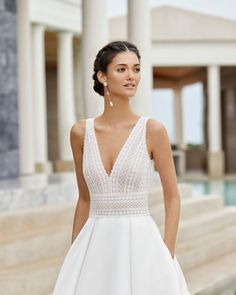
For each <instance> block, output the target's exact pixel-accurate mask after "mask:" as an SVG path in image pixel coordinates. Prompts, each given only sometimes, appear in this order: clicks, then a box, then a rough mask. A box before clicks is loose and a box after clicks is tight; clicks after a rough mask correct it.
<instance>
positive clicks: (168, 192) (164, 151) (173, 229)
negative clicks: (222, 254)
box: [149, 119, 180, 258]
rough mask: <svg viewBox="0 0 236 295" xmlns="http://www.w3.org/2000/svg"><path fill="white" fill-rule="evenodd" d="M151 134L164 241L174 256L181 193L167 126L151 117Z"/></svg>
mask: <svg viewBox="0 0 236 295" xmlns="http://www.w3.org/2000/svg"><path fill="white" fill-rule="evenodd" d="M150 121H151V122H150V123H149V134H150V138H151V149H152V155H153V160H154V163H155V167H156V169H157V171H158V173H159V175H160V179H161V184H162V189H163V194H164V205H165V226H164V242H165V244H166V246H167V247H168V249H169V251H170V254H171V256H172V258H174V255H175V243H176V237H177V231H178V225H179V216H180V194H179V190H178V184H177V177H176V171H175V166H174V160H173V156H172V150H171V145H170V142H169V138H168V134H167V131H166V128H165V126H164V125H163V124H162V123H161V122H159V121H156V120H153V119H151V120H150Z"/></svg>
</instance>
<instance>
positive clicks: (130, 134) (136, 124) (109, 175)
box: [92, 116, 143, 179]
mask: <svg viewBox="0 0 236 295" xmlns="http://www.w3.org/2000/svg"><path fill="white" fill-rule="evenodd" d="M142 118H143V117H142V116H141V117H139V118H138V120H137V121H136V123H135V124H134V126H133V127H132V129H131V131H130V133H129V135H128V137H127V138H126V140H125V141H124V143H123V145H122V146H121V148H120V150H119V152H118V154H117V156H116V159H115V162H114V164H113V166H112V168H111V171H110V173H109V174H108V173H107V171H106V169H105V166H104V164H103V161H102V157H101V153H100V149H99V145H98V141H97V137H96V131H95V127H94V120H95V118H92V132H93V136H94V142H95V147H96V151H97V156H98V158H99V162H100V165H101V167H102V170H103V172H104V174H105V176H106V177H107V178H108V179H110V178H111V177H112V175H113V173H114V170H115V168H116V166H117V165H118V162H119V159H120V157H121V155H122V153H123V151H124V149H125V147H126V146H127V144H128V142H129V141H130V138H131V137H132V134H133V133H134V130H135V129H136V128H137V126H138V124H139V122H140V121H141V119H142Z"/></svg>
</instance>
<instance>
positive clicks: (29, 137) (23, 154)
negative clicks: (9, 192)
mask: <svg viewBox="0 0 236 295" xmlns="http://www.w3.org/2000/svg"><path fill="white" fill-rule="evenodd" d="M17 29H18V32H17V35H18V36H19V38H18V44H17V50H18V58H17V63H18V89H19V151H20V173H21V174H32V173H34V172H35V146H34V142H35V141H34V134H35V130H34V126H35V124H34V115H35V114H34V105H33V99H32V89H31V85H32V79H31V77H32V71H31V66H32V65H31V26H30V21H29V1H28V0H17Z"/></svg>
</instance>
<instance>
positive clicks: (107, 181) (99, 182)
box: [83, 117, 153, 216]
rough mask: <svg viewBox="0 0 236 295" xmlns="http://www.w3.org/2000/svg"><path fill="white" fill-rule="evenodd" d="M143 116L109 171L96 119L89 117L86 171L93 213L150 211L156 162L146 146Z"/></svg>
mask: <svg viewBox="0 0 236 295" xmlns="http://www.w3.org/2000/svg"><path fill="white" fill-rule="evenodd" d="M147 120H148V117H140V118H139V120H138V121H137V122H136V124H135V126H134V127H133V129H132V130H131V132H130V134H129V136H128V138H127V140H126V141H125V143H124V145H123V146H122V148H121V150H120V152H119V153H118V156H117V158H116V161H115V163H114V165H113V168H112V171H111V173H110V175H108V174H107V172H106V170H105V168H104V166H103V163H102V161H101V156H100V153H99V148H98V145H97V142H96V135H95V131H94V118H88V119H87V120H86V131H85V139H84V155H83V174H84V177H85V180H86V183H87V185H88V189H89V192H90V215H93V216H94V215H96V216H98V215H102V216H104V215H107V216H114V215H117V216H118V215H133V214H149V211H148V206H147V203H148V197H147V196H148V191H149V186H150V181H151V175H152V172H153V166H152V164H153V161H152V160H151V159H150V157H149V154H148V151H147V146H146V122H147Z"/></svg>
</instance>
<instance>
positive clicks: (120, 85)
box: [103, 51, 140, 97]
mask: <svg viewBox="0 0 236 295" xmlns="http://www.w3.org/2000/svg"><path fill="white" fill-rule="evenodd" d="M103 78H104V79H105V81H106V82H107V84H108V90H109V93H110V95H117V96H123V97H132V96H134V94H135V92H136V89H137V86H138V84H139V81H140V63H139V60H138V57H137V55H136V54H135V53H134V52H132V51H124V52H121V53H118V54H117V55H116V56H115V57H114V58H113V60H112V62H111V63H110V64H109V65H108V68H107V72H106V74H105V76H104V77H103ZM103 81H104V80H103Z"/></svg>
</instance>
